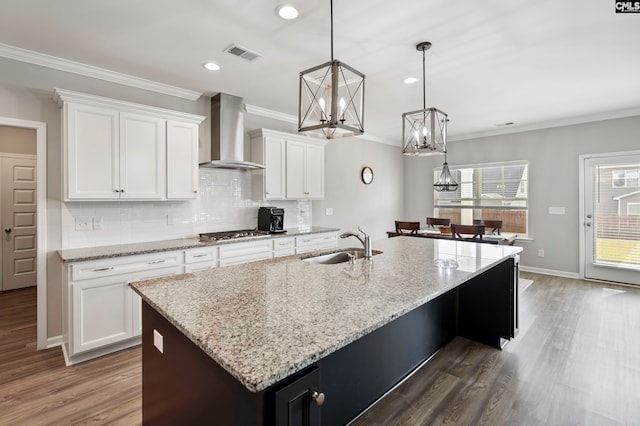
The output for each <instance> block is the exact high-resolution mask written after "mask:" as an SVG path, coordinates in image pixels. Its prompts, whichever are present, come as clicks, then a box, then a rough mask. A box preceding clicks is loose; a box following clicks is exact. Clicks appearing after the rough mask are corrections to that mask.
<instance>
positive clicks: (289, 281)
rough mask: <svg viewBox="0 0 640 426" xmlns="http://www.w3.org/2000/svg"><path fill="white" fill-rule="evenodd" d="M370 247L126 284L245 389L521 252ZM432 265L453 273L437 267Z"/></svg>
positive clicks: (409, 243) (409, 244) (424, 244)
mask: <svg viewBox="0 0 640 426" xmlns="http://www.w3.org/2000/svg"><path fill="white" fill-rule="evenodd" d="M373 248H374V249H375V250H381V251H383V253H382V254H378V255H376V256H374V257H373V260H372V261H367V260H366V259H359V260H357V262H356V264H355V265H351V264H349V263H341V264H334V265H323V264H316V263H311V262H305V261H302V260H300V258H301V256H300V255H296V256H288V257H283V258H277V259H271V260H266V261H262V262H254V263H247V264H243V265H236V266H228V267H224V268H218V269H210V270H208V271H204V272H199V273H194V274H184V275H179V276H173V277H166V278H159V279H154V280H148V281H139V282H135V283H132V284H131V286H132V287H133V288H134V290H135V291H136V292H137V293H139V294H140V295H141V296H142V298H143V299H144V300H145V301H146V302H147V303H149V304H150V305H151V306H153V307H154V309H156V310H157V311H158V312H159V313H160V314H161V315H163V316H164V317H165V318H166V319H167V320H168V321H169V322H171V323H172V324H173V325H174V326H176V327H177V328H178V329H179V330H180V331H181V332H182V333H184V334H185V335H186V336H187V337H188V338H189V339H191V341H193V342H194V343H195V344H196V345H198V346H199V347H200V348H201V349H202V350H203V351H204V352H205V353H207V354H208V355H209V356H210V357H211V358H212V359H214V360H215V361H216V362H217V363H218V364H220V365H221V366H222V367H223V368H225V369H226V370H227V371H228V372H229V373H230V374H232V375H233V376H234V377H235V378H236V379H238V380H239V381H240V382H241V383H242V384H243V385H244V386H246V387H247V389H249V390H250V391H254V392H255V391H261V390H264V389H266V388H267V387H269V386H270V385H272V384H274V383H276V382H278V381H279V380H282V379H284V378H286V377H287V376H289V375H291V374H293V373H294V372H296V371H299V370H301V369H302V368H304V367H306V366H308V365H310V364H312V363H314V362H316V361H318V360H319V359H321V358H323V357H325V356H327V355H329V354H330V353H332V352H335V351H336V350H338V349H340V348H341V347H344V346H346V345H348V344H349V343H351V342H353V341H355V340H357V339H358V338H360V337H362V336H364V335H366V334H368V333H370V332H372V331H373V330H376V329H378V328H380V327H381V326H383V325H384V324H386V323H388V322H390V321H392V320H393V319H395V318H397V317H399V316H401V315H403V314H405V313H407V312H408V311H410V310H412V309H414V308H416V307H418V306H420V305H422V304H424V303H426V302H428V301H429V300H431V299H434V298H436V297H437V296H439V295H441V294H443V293H445V292H446V291H448V290H450V289H452V288H454V287H456V286H458V285H460V284H462V283H463V282H465V281H467V280H469V279H470V278H472V277H474V276H476V275H478V274H480V273H481V272H483V271H485V270H487V269H489V268H490V267H491V266H493V265H495V264H497V263H499V262H500V261H501V260H503V259H505V258H508V257H513V256H515V255H516V254H517V253H519V252H520V251H522V248H520V247H512V246H498V245H490V244H476V243H470V242H457V241H446V240H436V239H427V238H412V237H397V238H390V239H386V240H381V241H377V242H376V243H375V244H374V247H373ZM325 251H326V250H325ZM333 251H336V250H333ZM305 257H308V254H307V255H305ZM438 259H451V260H452V261H453V262H454V263H455V264H456V265H457V267H456V268H442V267H438V266H436V263H437V262H436V261H437V260H438Z"/></svg>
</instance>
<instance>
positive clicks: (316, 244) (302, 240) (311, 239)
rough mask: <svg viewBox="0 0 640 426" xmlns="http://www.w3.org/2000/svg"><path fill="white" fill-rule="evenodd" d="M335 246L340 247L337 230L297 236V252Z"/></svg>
mask: <svg viewBox="0 0 640 426" xmlns="http://www.w3.org/2000/svg"><path fill="white" fill-rule="evenodd" d="M335 247H338V234H337V233H336V232H323V233H319V234H309V235H301V236H297V237H296V254H300V253H307V252H310V251H314V250H322V249H329V248H335Z"/></svg>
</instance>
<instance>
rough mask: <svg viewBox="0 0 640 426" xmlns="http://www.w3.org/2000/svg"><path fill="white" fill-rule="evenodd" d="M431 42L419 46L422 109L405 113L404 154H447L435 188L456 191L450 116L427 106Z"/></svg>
mask: <svg viewBox="0 0 640 426" xmlns="http://www.w3.org/2000/svg"><path fill="white" fill-rule="evenodd" d="M430 48H431V43H430V42H428V41H423V42H422V43H418V44H417V45H416V50H418V51H421V52H422V109H421V110H418V111H411V112H406V113H404V114H402V147H403V148H402V153H403V154H405V155H416V156H425V155H436V154H444V163H443V164H442V172H441V173H440V177H439V178H438V180H437V181H436V182H435V183H434V184H433V189H435V190H436V191H455V190H457V189H458V184H457V182H456V181H455V179H454V178H453V176H452V175H451V172H450V171H449V163H447V123H448V122H449V119H448V118H447V114H446V113H445V112H444V111H441V110H439V109H437V108H427V82H426V73H425V68H426V66H425V52H426V51H427V50H429V49H430Z"/></svg>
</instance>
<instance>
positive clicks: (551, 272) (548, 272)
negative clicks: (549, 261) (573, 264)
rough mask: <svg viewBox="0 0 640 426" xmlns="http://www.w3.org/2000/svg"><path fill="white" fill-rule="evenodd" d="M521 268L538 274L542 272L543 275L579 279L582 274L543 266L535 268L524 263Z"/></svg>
mask: <svg viewBox="0 0 640 426" xmlns="http://www.w3.org/2000/svg"><path fill="white" fill-rule="evenodd" d="M520 270H521V271H524V272H533V273H536V274H542V275H553V276H556V277H563V278H572V279H574V280H579V279H580V274H577V273H575V272H567V271H556V270H553V269H543V268H534V267H532V266H524V265H522V264H521V265H520Z"/></svg>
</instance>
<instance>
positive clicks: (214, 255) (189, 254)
mask: <svg viewBox="0 0 640 426" xmlns="http://www.w3.org/2000/svg"><path fill="white" fill-rule="evenodd" d="M211 260H218V247H206V248H197V249H189V250H185V252H184V263H185V265H189V264H191V263H198V262H208V261H211Z"/></svg>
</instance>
